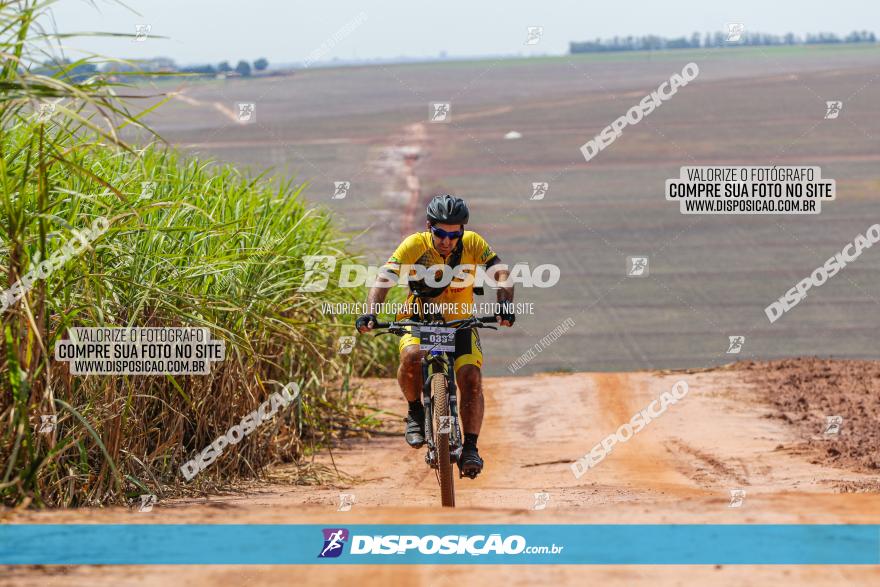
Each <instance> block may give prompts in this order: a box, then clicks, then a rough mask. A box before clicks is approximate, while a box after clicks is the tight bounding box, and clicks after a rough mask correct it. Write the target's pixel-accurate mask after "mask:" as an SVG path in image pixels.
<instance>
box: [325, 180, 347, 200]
mask: <svg viewBox="0 0 880 587" xmlns="http://www.w3.org/2000/svg"><path fill="white" fill-rule="evenodd" d="M350 189H351V182H350V181H334V182H333V197H332V198H330V199H331V200H344V199H345V196H347V195H348V190H350Z"/></svg>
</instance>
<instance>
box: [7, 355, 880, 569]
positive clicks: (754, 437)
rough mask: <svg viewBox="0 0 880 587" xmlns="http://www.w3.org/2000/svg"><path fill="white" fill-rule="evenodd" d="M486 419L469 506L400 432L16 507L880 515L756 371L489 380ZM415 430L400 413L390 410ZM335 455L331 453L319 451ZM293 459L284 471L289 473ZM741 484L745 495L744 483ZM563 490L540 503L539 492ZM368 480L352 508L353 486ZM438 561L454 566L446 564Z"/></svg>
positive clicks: (93, 518) (575, 517)
mask: <svg viewBox="0 0 880 587" xmlns="http://www.w3.org/2000/svg"><path fill="white" fill-rule="evenodd" d="M682 379H683V380H685V381H686V382H687V383H688V389H689V391H688V394H687V395H686V396H685V397H684V398H683V399H681V400H680V401H679V402H678V403H676V404H674V405H672V406H670V407H669V408H668V409H667V411H666V412H665V413H664V414H663V415H661V416H660V417H658V418H657V419H656V420H653V421H651V422H650V423H649V424H648V425H647V426H646V427H645V428H644V429H642V431H641V432H640V433H639V434H637V435H635V436H633V437H632V438H631V439H630V440H629V441H628V442H626V443H623V444H618V445H617V446H616V447H615V448H614V450H613V451H612V452H611V453H610V454H608V455H607V457H606V458H605V459H604V460H603V461H602V462H600V463H599V464H598V465H596V466H595V467H594V468H593V469H590V470H589V471H588V472H587V473H586V474H584V475H583V476H582V477H581V478H580V479H576V478H575V476H574V475H573V473H572V471H571V468H570V463H571V461H573V460H575V459H577V458H578V457H580V456H582V455H584V454H585V453H586V452H588V451H589V450H590V448H591V447H592V446H593V445H595V444H596V443H598V442H599V441H600V440H601V439H602V438H603V437H605V436H607V435H608V434H610V433H611V432H613V431H614V430H615V429H616V428H617V427H618V426H619V425H620V424H622V423H623V422H627V421H629V420H630V418H631V417H632V416H633V414H635V413H636V412H638V411H639V410H641V409H643V408H645V407H647V406H648V404H649V403H650V402H651V401H652V400H653V399H654V398H656V397H658V396H659V394H660V393H662V392H664V391H668V390H670V389H671V388H672V386H673V384H674V383H675V382H677V381H679V380H682ZM365 385H366V388H367V394H368V395H371V396H372V397H373V398H374V400H375V401H376V402H377V403H378V404H379V405H380V406H383V407H385V408H387V409H388V410H389V412H392V413H400V412H401V411H402V410H403V407H402V401H401V400H400V398H399V391H398V390H397V389H396V384H395V383H394V382H393V381H391V380H372V381H368V382H366V384H365ZM485 394H486V419H485V421H484V425H483V432H482V434H481V435H480V452H481V454H482V455H483V456H484V458H485V460H486V468H485V470H484V473H483V474H482V475H481V476H480V477H479V478H478V479H476V480H473V481H471V480H467V479H462V480H456V494H457V495H456V502H457V506H458V507H457V508H456V509H454V510H443V509H441V508H440V507H439V506H438V500H439V496H438V488H437V482H436V479H435V476H434V473H433V472H432V471H430V470H429V469H428V468H427V467H426V466H425V464H424V459H423V452H422V451H421V450H418V451H416V450H412V449H410V448H409V447H407V446H406V445H405V444H404V442H403V439H402V438H401V437H399V436H396V435H394V436H377V437H374V438H373V439H370V440H362V439H356V440H351V441H349V442H348V443H347V444H346V446H344V447H338V448H337V449H336V450H334V451H333V462H335V466H336V467H337V468H338V469H339V470H340V471H342V472H344V473H346V474H348V475H352V476H354V477H355V478H356V480H355V481H354V482H353V483H351V484H350V485H339V486H317V487H315V486H311V487H303V486H289V485H283V484H277V483H276V484H266V485H264V486H261V487H260V489H259V490H258V491H254V492H252V493H250V494H248V495H237V496H222V497H210V498H206V499H189V500H173V501H167V502H160V503H159V504H158V505H156V506H155V507H154V508H153V511H151V512H149V513H139V512H137V511H127V510H122V509H108V510H100V511H98V510H91V511H67V512H52V513H45V514H44V513H25V514H20V515H15V516H12V517H11V519H10V520H7V521H15V522H32V523H33V522H37V523H39V522H53V523H72V522H89V523H98V522H116V523H120V522H125V523H277V524H280V523H325V524H328V525H331V526H332V525H345V524H355V523H501V522H509V523H615V524H620V523H625V524H629V523H673V522H674V523H816V524H819V523H878V522H880V495H878V494H876V493H873V494H872V493H841V488H850V489H852V488H853V487H859V486H863V487H864V486H866V485H867V484H870V483H871V482H872V481H875V480H876V477H872V476H870V475H865V474H860V473H856V472H851V471H846V470H843V469H834V468H829V467H826V466H823V465H820V464H815V463H812V462H810V461H811V460H814V459H811V457H810V453H809V451H807V450H806V449H805V447H804V440H803V438H802V437H800V436H798V435H797V432H796V431H795V430H796V429H795V428H793V427H791V426H788V425H786V424H785V423H784V422H782V421H780V420H779V419H778V418H772V417H769V416H770V414H771V413H772V408H770V407H769V406H767V405H766V404H764V403H762V402H761V401H760V395H761V390H759V389H757V388H756V387H754V386H751V385H749V384H747V383H745V377H744V373H743V372H742V371H737V370H724V369H722V370H716V371H709V372H701V373H689V374H688V373H674V374H668V373H667V374H664V373H577V374H570V375H556V374H554V375H537V376H532V377H511V378H489V379H487V380H486V381H485ZM387 428H388V429H389V430H394V431H400V430H401V429H402V422H401V420H400V419H399V418H397V417H390V416H389V419H388V421H387ZM319 460H320V461H321V462H323V463H327V464H331V459H330V456H329V455H323V456H321V457H320V459H319ZM283 473H284V470H283V469H279V470H278V471H276V472H275V475H283ZM732 489H741V490H744V491H745V497H744V500H743V501H742V504H741V506H740V507H733V508H732V507H729V506H730V491H731V490H732ZM539 492H545V493H549V500H548V501H547V504H546V507H545V508H544V509H540V510H536V509H534V505H535V503H536V497H535V493H539ZM341 493H347V494H351V495H353V496H354V505H353V507H352V508H351V510H350V511H338V509H339V503H340V494H341ZM438 569H439V572H438ZM2 577H3V579H0V583H2V584H10V585H11V584H15V585H71V584H82V585H107V586H109V585H114V586H115V585H123V584H136V585H155V584H163V583H166V584H167V583H169V582H173V583H174V584H187V585H275V584H278V585H281V584H288V583H290V582H291V580H292V578H293V577H295V578H296V580H297V581H298V582H299V581H303V580H304V582H305V583H307V584H319V585H325V584H326V585H345V584H350V583H357V584H359V585H404V584H407V585H408V584H412V583H414V584H421V583H422V582H424V581H426V580H430V581H431V584H450V585H451V584H453V583H458V584H461V581H466V582H467V583H472V582H477V581H482V580H502V581H504V583H505V584H515V585H534V584H544V583H549V582H551V581H552V582H554V583H558V584H584V583H589V582H591V580H595V581H597V582H601V583H602V584H611V585H631V584H633V583H636V582H639V581H640V580H644V581H645V582H648V581H650V583H651V584H652V585H672V584H681V583H682V582H683V581H685V580H687V581H688V582H699V583H700V584H707V583H711V584H770V583H771V582H776V581H782V580H784V581H787V582H792V581H794V582H795V583H797V584H811V585H816V584H841V583H843V584H852V583H865V584H869V583H872V582H873V583H874V584H877V581H878V580H880V568H877V567H821V566H809V567H791V566H763V567H744V566H739V567H731V566H724V567H644V566H642V567H619V566H597V567H575V566H563V567H537V566H517V567H500V566H498V567H494V566H491V567H490V566H486V567H483V566H477V567H474V566H456V567H450V566H444V567H442V569H441V568H438V567H411V566H371V567H363V566H360V567H359V566H336V567H332V568H330V567H326V566H324V567H312V566H304V567H263V566H252V567H244V566H228V567H225V566H224V567H179V568H177V567H162V566H156V567H111V568H100V567H75V568H74V567H71V568H66V569H57V568H54V569H53V568H21V569H19V568H16V569H11V570H9V569H7V570H6V571H5V572H4V573H3V574H2Z"/></svg>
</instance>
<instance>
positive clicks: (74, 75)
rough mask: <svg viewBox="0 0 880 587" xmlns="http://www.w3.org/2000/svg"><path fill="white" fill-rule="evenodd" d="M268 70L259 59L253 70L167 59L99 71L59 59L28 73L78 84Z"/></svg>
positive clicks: (112, 64) (244, 64)
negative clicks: (120, 77)
mask: <svg viewBox="0 0 880 587" xmlns="http://www.w3.org/2000/svg"><path fill="white" fill-rule="evenodd" d="M268 67H269V61H268V60H267V59H265V58H263V57H261V58H259V59H257V60H256V61H254V62H253V66H252V65H251V64H250V63H248V62H247V61H244V60H242V61H239V62H238V64H237V65H236V66H235V67H232V66H231V65H230V64H229V62H228V61H223V62H221V63H219V64H218V65H217V66H214V65H210V64H208V65H193V66H185V67H178V65H177V64H176V63H175V62H174V60H172V59H169V58H167V57H154V58H153V59H144V60H132V62H131V64H128V63H120V62H116V61H114V62H109V63H105V64H104V66H103V67H101V68H100V70H99V68H98V67H97V66H96V65H95V64H93V63H82V62H78V63H76V64H71V62H70V60H69V59H62V60H60V61H54V62H53V61H46V62H44V63H43V66H42V67H40V68H39V69H37V70H35V71H33V72H32V73H36V74H42V75H49V76H52V75H55V74H56V73H58V72H62V71H63V72H64V76H63V77H66V78H69V79H71V80H73V81H77V82H78V81H82V80H83V79H85V78H87V77H89V76H92V75H94V74H96V73H99V71H100V72H102V73H110V74H112V73H126V74H128V75H129V77H130V76H131V75H137V73H138V72H144V73H157V72H163V73H169V72H177V73H189V74H196V75H204V76H209V77H214V76H217V75H226V76H229V75H233V76H241V77H248V76H250V75H252V73H253V71H259V72H262V71H265V70H266V68H268Z"/></svg>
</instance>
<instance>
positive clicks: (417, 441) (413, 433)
mask: <svg viewBox="0 0 880 587" xmlns="http://www.w3.org/2000/svg"><path fill="white" fill-rule="evenodd" d="M405 421H406V432H405V433H404V435H403V437H404V438H406V443H407V444H408V445H410V446H411V447H413V448H421V447H423V446H424V445H425V417H424V416H421V417H415V418H414V417H413V415H412V414H407V416H406V420H405Z"/></svg>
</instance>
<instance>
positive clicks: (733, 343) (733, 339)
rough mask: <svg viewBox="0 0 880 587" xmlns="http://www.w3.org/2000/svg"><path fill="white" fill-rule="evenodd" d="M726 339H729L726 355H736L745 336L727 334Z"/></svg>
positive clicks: (741, 346)
mask: <svg viewBox="0 0 880 587" xmlns="http://www.w3.org/2000/svg"><path fill="white" fill-rule="evenodd" d="M727 339H728V340H729V341H730V344H729V346H728V347H727V354H728V355H738V354H739V352H740V351H741V350H742V348H743V345H744V344H745V342H746V337H745V336H728V337H727Z"/></svg>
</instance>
